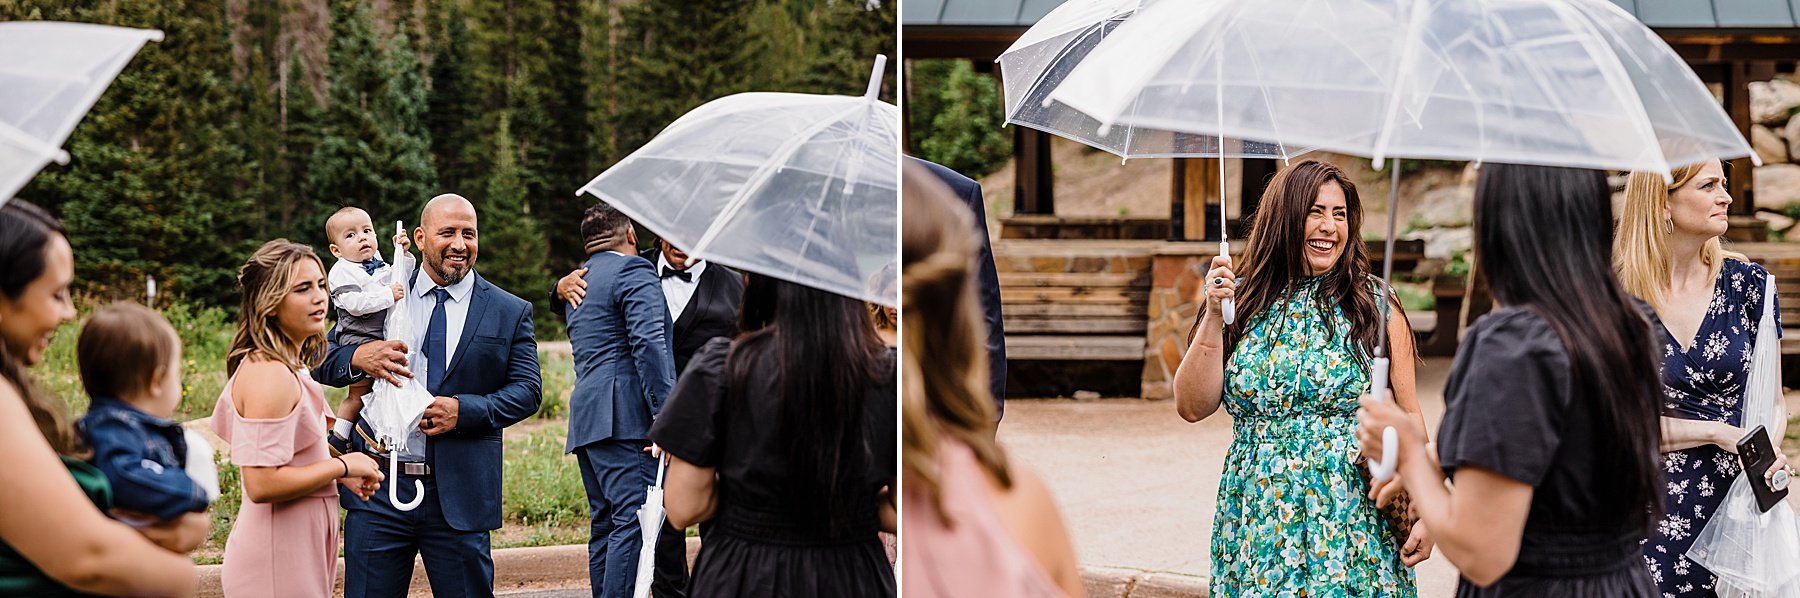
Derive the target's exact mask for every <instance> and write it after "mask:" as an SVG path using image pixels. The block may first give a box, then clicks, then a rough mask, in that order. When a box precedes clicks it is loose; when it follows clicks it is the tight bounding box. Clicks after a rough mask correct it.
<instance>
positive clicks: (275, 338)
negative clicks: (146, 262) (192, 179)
mask: <svg viewBox="0 0 1800 598" xmlns="http://www.w3.org/2000/svg"><path fill="white" fill-rule="evenodd" d="M238 285H239V286H240V287H241V288H242V292H243V295H242V300H241V303H240V304H239V310H238V313H239V316H238V321H237V333H236V334H235V335H233V337H232V340H231V352H230V354H229V355H228V356H227V357H226V361H225V371H226V373H227V374H228V375H230V376H231V379H230V381H228V382H226V384H225V389H224V391H223V392H220V393H219V402H218V405H217V406H215V407H214V408H213V418H212V423H213V430H214V431H216V432H218V434H219V437H221V438H224V439H225V440H226V441H227V442H229V443H230V444H231V461H232V462H233V463H235V464H237V466H238V467H240V468H242V476H243V482H244V502H243V505H242V506H240V507H239V508H238V516H237V522H236V523H235V524H233V525H232V527H231V536H230V537H229V538H228V539H227V540H226V541H225V563H224V565H223V568H222V570H221V572H220V578H221V579H220V581H221V582H222V583H223V585H224V590H225V595H226V596H259V597H260V596H270V597H276V596H281V597H287V596H293V597H312V596H329V595H331V592H332V589H333V586H334V584H335V582H336V575H337V552H338V528H337V522H338V517H337V509H338V506H337V497H338V495H337V489H336V487H335V484H334V482H336V483H341V484H343V485H344V487H346V488H348V489H349V490H350V491H351V492H352V493H354V494H356V495H357V496H359V497H361V498H362V499H364V500H367V499H368V497H369V495H371V494H373V493H374V492H375V489H376V487H378V486H379V485H380V483H381V477H382V476H381V470H380V468H379V467H377V466H376V465H375V461H374V460H373V459H371V458H369V456H368V455H364V454H361V453H352V454H348V455H344V456H342V457H332V456H331V455H330V453H329V452H328V451H327V450H326V444H325V431H326V430H327V429H328V428H327V426H326V414H327V413H330V412H331V410H330V408H329V407H328V406H327V405H326V404H325V391H324V389H323V388H321V387H320V386H319V384H318V383H317V382H314V381H313V380H312V378H311V377H309V376H308V375H307V373H306V371H307V364H309V363H314V362H316V361H318V359H319V357H320V356H321V355H322V354H323V351H322V349H323V348H324V344H325V308H326V297H327V289H326V282H325V269H324V267H323V265H322V264H320V262H319V258H318V256H317V255H315V254H314V253H313V251H312V249H310V248H308V247H307V246H305V245H300V244H298V243H291V242H288V241H287V240H286V239H276V240H274V241H270V242H268V243H265V244H263V246H262V247H261V248H259V249H257V250H256V253H254V254H252V255H251V256H250V260H249V261H248V262H245V263H244V267H243V268H242V269H240V270H239V271H238Z"/></svg>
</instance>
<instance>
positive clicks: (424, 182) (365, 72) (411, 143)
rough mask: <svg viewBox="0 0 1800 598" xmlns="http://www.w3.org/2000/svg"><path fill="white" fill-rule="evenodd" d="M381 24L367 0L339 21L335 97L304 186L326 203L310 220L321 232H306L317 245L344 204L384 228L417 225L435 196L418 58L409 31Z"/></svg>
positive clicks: (333, 80) (335, 45) (333, 48)
mask: <svg viewBox="0 0 1800 598" xmlns="http://www.w3.org/2000/svg"><path fill="white" fill-rule="evenodd" d="M375 29H376V25H375V20H374V15H373V14H372V13H371V11H370V9H369V7H368V5H366V4H363V3H360V2H359V3H357V4H356V5H355V7H354V8H353V9H352V10H350V11H349V12H347V13H346V12H339V13H338V14H337V15H335V18H334V20H333V23H332V30H333V32H334V35H333V36H332V38H331V48H330V55H331V68H332V71H331V73H332V74H331V86H330V92H329V95H330V103H329V104H328V105H327V106H326V107H325V111H324V115H323V121H324V122H323V124H322V126H321V127H320V131H319V139H318V145H316V146H314V147H313V153H312V161H311V163H310V165H309V167H308V172H307V177H306V184H305V189H306V196H307V197H309V198H311V199H312V200H313V201H315V202H318V204H319V205H318V208H317V209H316V211H314V213H313V217H312V218H311V219H310V220H309V222H307V224H308V225H309V228H310V229H311V230H313V231H318V232H316V233H314V234H313V235H312V236H309V237H307V238H308V240H311V241H313V243H314V244H315V245H319V246H322V245H323V243H320V241H323V240H324V239H325V233H324V232H323V231H324V227H325V219H326V218H327V217H328V216H330V215H331V213H332V212H334V211H336V210H337V208H338V207H340V206H356V207H359V208H362V209H363V210H365V211H367V212H368V213H369V215H370V217H371V218H372V219H373V221H374V222H375V223H376V226H377V228H376V230H380V231H385V230H388V227H387V226H386V223H389V222H393V221H395V220H403V221H405V222H408V223H415V224H416V221H417V219H418V213H419V207H420V206H421V205H422V204H423V203H424V201H425V200H426V199H429V198H430V197H431V196H433V195H435V194H436V193H435V191H436V189H437V185H436V182H437V181H436V179H437V170H436V167H434V166H433V165H432V162H431V153H430V150H431V134H430V132H429V131H428V130H427V129H426V128H425V118H424V117H425V110H426V102H425V83H424V77H423V76H422V75H421V74H420V73H419V68H418V58H417V57H416V56H414V54H413V52H412V47H411V43H410V42H409V41H408V40H407V37H406V35H405V34H398V35H395V36H393V37H391V38H383V37H381V36H380V35H379V34H378V33H377V32H376V30H375ZM381 236H382V237H383V238H385V237H386V235H385V234H383V235H381ZM383 245H384V246H385V245H386V244H385V243H383ZM384 248H385V247H384Z"/></svg>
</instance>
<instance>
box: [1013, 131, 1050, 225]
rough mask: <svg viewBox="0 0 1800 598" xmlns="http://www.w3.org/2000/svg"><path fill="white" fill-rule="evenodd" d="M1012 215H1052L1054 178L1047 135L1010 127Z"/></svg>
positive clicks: (1048, 136)
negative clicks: (1015, 160) (1015, 159)
mask: <svg viewBox="0 0 1800 598" xmlns="http://www.w3.org/2000/svg"><path fill="white" fill-rule="evenodd" d="M1013 155H1014V156H1017V157H1018V167H1017V168H1015V169H1013V213H1014V214H1043V215H1050V214H1055V213H1056V196H1055V192H1056V191H1055V187H1056V185H1055V177H1054V176H1053V175H1052V173H1051V169H1050V134H1048V133H1045V132H1042V131H1039V130H1037V129H1032V128H1030V127H1021V126H1018V125H1013Z"/></svg>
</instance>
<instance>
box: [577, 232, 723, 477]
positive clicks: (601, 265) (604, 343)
mask: <svg viewBox="0 0 1800 598" xmlns="http://www.w3.org/2000/svg"><path fill="white" fill-rule="evenodd" d="M582 266H583V267H585V268H587V269H588V271H587V274H586V275H584V276H582V279H583V280H585V281H587V285H588V288H587V298H586V299H584V300H583V301H582V302H581V306H580V307H577V308H575V309H572V310H568V311H567V316H568V321H569V346H570V347H571V348H572V349H573V350H574V353H575V390H574V391H573V392H571V393H570V395H569V440H568V446H567V450H568V451H569V452H574V451H575V449H577V448H580V447H582V446H584V445H587V444H592V443H595V442H600V441H603V440H645V441H647V440H648V439H649V438H650V420H651V419H652V418H654V417H655V416H656V413H657V412H658V411H661V410H662V404H663V401H664V400H665V399H668V398H669V389H670V388H672V387H674V386H675V366H674V361H675V356H674V354H673V353H672V352H671V351H670V350H669V339H670V338H671V337H672V336H673V334H674V333H673V331H672V324H671V323H670V322H669V305H668V302H667V301H666V300H665V299H663V292H662V279H661V278H658V277H657V275H656V268H655V267H654V266H652V265H651V264H650V261H649V260H646V259H644V258H642V257H638V256H635V255H620V254H616V253H612V252H608V251H602V252H599V253H595V254H593V255H591V256H588V260H587V262H586V263H585V264H582ZM708 267H710V266H708ZM565 309H567V308H565Z"/></svg>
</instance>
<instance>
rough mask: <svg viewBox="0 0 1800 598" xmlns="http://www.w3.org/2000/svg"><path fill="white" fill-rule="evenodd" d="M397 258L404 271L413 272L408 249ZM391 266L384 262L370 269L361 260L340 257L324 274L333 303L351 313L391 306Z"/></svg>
mask: <svg viewBox="0 0 1800 598" xmlns="http://www.w3.org/2000/svg"><path fill="white" fill-rule="evenodd" d="M400 261H401V264H399V266H400V268H401V270H400V271H401V273H402V274H403V275H404V274H405V273H409V272H412V268H413V264H414V262H415V261H416V260H414V259H413V256H412V254H411V253H404V254H401V256H400ZM394 266H395V264H386V265H383V266H382V267H380V268H376V269H375V272H373V273H370V272H369V271H367V270H364V269H363V266H362V264H360V263H357V262H353V261H350V260H346V259H339V260H338V261H337V263H335V264H332V265H331V274H330V275H329V276H328V277H327V278H326V280H328V281H329V282H330V283H331V301H332V303H333V304H336V305H337V307H338V309H342V310H344V311H345V312H347V313H349V314H350V315H353V316H366V315H369V314H372V313H375V312H378V311H381V310H384V309H387V308H390V307H393V306H394V289H393V287H392V286H390V285H392V284H393V283H392V282H390V281H392V280H393V273H394ZM401 284H405V283H404V282H402V283H401ZM339 289H345V290H343V291H340V290H339Z"/></svg>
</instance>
